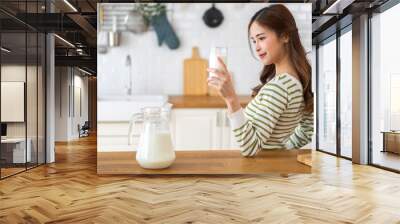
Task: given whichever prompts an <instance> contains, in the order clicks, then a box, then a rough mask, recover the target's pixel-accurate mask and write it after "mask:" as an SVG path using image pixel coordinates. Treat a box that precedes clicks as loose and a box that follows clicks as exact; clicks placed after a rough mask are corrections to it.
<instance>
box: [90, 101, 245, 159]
mask: <svg viewBox="0 0 400 224" xmlns="http://www.w3.org/2000/svg"><path fill="white" fill-rule="evenodd" d="M170 122H171V123H170V129H171V136H172V142H173V143H174V146H175V149H176V150H210V149H211V150H216V149H218V150H221V149H229V150H232V149H239V146H238V144H237V143H236V140H235V139H234V136H233V133H232V131H231V127H230V125H229V118H228V116H227V111H226V109H221V108H202V109H198V108H196V109H195V108H184V109H173V110H172V112H171V121H170ZM128 129H129V121H100V122H98V124H97V149H98V151H99V152H101V151H135V147H136V146H137V145H138V142H139V136H140V130H139V129H140V127H139V126H137V127H136V128H135V129H134V133H133V135H132V144H131V145H128Z"/></svg>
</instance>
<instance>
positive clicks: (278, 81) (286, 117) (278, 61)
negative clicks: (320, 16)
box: [208, 5, 314, 156]
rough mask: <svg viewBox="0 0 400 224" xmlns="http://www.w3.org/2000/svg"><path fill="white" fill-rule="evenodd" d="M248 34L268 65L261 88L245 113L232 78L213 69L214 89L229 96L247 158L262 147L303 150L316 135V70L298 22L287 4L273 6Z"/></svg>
mask: <svg viewBox="0 0 400 224" xmlns="http://www.w3.org/2000/svg"><path fill="white" fill-rule="evenodd" d="M248 35H249V39H251V41H252V43H253V45H254V48H255V51H256V52H257V54H258V57H259V59H260V61H261V62H262V63H263V64H264V68H263V70H262V72H261V76H260V81H261V84H260V85H258V86H256V87H255V88H254V89H253V94H252V96H253V99H252V101H251V102H250V103H249V104H248V105H247V107H246V108H245V109H244V110H243V109H242V108H241V106H240V103H239V100H238V97H237V95H236V93H235V90H234V88H233V84H232V79H231V74H230V73H229V71H228V70H227V67H226V65H225V64H224V62H223V61H222V60H221V59H220V58H219V63H220V64H221V67H222V68H223V69H220V70H216V69H212V68H208V71H209V72H213V73H215V74H216V76H211V77H210V78H209V79H208V85H209V86H212V87H214V88H216V89H217V90H218V91H219V94H220V95H221V96H222V97H223V98H224V100H225V102H226V104H227V107H228V114H229V118H230V121H231V126H232V129H233V133H234V135H235V138H236V140H237V141H238V143H239V145H240V149H241V153H242V155H243V156H254V155H256V154H257V152H259V150H261V149H277V148H286V149H292V148H300V147H302V146H304V145H306V144H307V143H309V142H310V141H311V137H312V134H313V100H314V99H313V93H312V92H311V66H310V64H309V62H308V60H307V58H306V53H305V50H304V48H303V46H302V44H301V42H300V37H299V33H298V30H297V27H296V22H295V20H294V18H293V16H292V14H291V13H290V11H289V10H288V9H287V8H286V7H285V6H283V5H271V6H268V7H265V8H263V9H261V10H260V11H258V12H257V13H256V14H255V15H254V16H253V17H252V18H251V20H250V23H249V26H248Z"/></svg>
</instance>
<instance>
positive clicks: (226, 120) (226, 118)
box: [225, 112, 230, 127]
mask: <svg viewBox="0 0 400 224" xmlns="http://www.w3.org/2000/svg"><path fill="white" fill-rule="evenodd" d="M229 122H230V120H229V117H228V112H226V113H225V126H226V127H229Z"/></svg>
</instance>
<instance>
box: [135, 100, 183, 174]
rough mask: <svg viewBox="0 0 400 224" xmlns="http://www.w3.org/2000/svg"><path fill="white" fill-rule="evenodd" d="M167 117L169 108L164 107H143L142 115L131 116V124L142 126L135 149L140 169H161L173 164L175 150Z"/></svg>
mask: <svg viewBox="0 0 400 224" xmlns="http://www.w3.org/2000/svg"><path fill="white" fill-rule="evenodd" d="M169 116H170V108H166V107H145V108H143V109H142V113H138V114H134V115H133V116H132V119H131V124H132V123H135V124H136V123H139V124H140V123H141V124H142V127H141V131H140V139H139V144H138V146H137V148H136V161H137V162H138V163H139V165H140V166H141V167H143V168H145V169H162V168H167V167H169V166H170V165H171V164H172V163H173V162H174V160H175V150H174V147H173V144H172V138H171V132H170V129H169V121H170V118H169ZM131 127H132V125H130V129H131ZM130 131H131V130H130Z"/></svg>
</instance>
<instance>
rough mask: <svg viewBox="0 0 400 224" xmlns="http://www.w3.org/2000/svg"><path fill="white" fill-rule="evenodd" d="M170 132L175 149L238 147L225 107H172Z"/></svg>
mask: <svg viewBox="0 0 400 224" xmlns="http://www.w3.org/2000/svg"><path fill="white" fill-rule="evenodd" d="M171 134H172V138H173V142H174V145H175V148H176V150H183V149H184V150H210V149H211V150H215V149H235V148H238V147H237V144H236V142H235V140H234V138H233V135H232V134H231V129H230V126H229V119H228V117H227V112H226V109H215V108H204V109H173V110H172V113H171Z"/></svg>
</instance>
